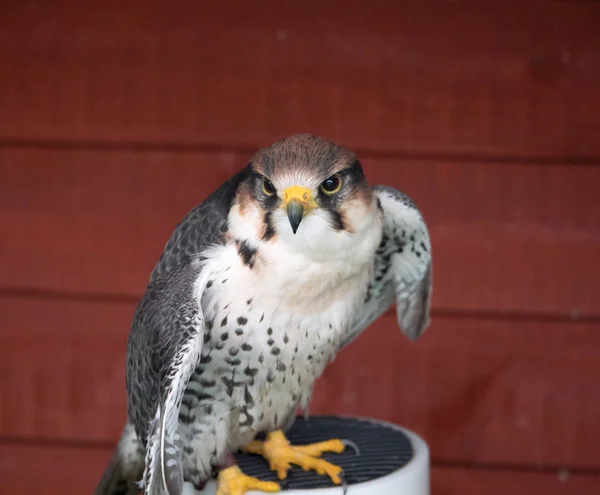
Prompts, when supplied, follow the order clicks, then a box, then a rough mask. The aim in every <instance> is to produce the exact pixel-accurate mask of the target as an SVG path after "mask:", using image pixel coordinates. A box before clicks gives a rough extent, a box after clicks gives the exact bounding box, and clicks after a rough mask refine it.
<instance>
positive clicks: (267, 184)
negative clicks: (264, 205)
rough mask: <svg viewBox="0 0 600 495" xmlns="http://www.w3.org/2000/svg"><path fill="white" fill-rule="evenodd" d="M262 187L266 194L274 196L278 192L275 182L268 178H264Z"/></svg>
mask: <svg viewBox="0 0 600 495" xmlns="http://www.w3.org/2000/svg"><path fill="white" fill-rule="evenodd" d="M262 188H263V192H264V193H265V195H266V196H273V195H274V194H275V193H276V192H277V191H276V190H275V186H274V185H273V183H272V182H271V181H270V180H269V179H266V178H263V181H262Z"/></svg>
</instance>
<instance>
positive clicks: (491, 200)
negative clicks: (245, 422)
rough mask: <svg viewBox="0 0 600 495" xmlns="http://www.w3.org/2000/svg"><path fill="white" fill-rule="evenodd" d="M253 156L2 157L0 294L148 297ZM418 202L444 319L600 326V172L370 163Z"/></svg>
mask: <svg viewBox="0 0 600 495" xmlns="http://www.w3.org/2000/svg"><path fill="white" fill-rule="evenodd" d="M247 160H248V155H246V154H234V153H216V152H215V153H168V152H141V151H108V150H104V151H85V150H71V151H68V150H64V149H55V150H49V149H31V148H10V147H8V148H0V177H2V180H0V239H2V241H0V249H1V252H2V259H3V263H1V264H0V288H4V289H14V288H17V289H25V290H29V289H32V290H33V289H35V290H44V291H63V292H74V293H85V294H98V293H100V294H116V295H122V296H128V297H135V298H137V297H139V296H140V295H141V293H142V291H143V289H144V287H145V284H146V281H147V280H148V276H149V274H150V271H151V270H152V267H153V266H154V263H155V262H156V260H157V259H158V257H159V254H160V252H161V251H162V249H163V247H164V244H165V242H166V240H167V239H168V237H169V235H170V233H171V231H172V229H173V228H174V227H175V225H176V224H177V222H178V221H179V220H180V218H181V217H182V216H183V215H184V214H185V213H186V212H187V211H188V210H189V209H190V208H192V207H193V206H194V205H195V204H197V203H198V202H200V201H202V200H203V199H204V197H205V196H206V195H207V194H209V193H210V192H211V191H212V190H214V189H215V188H216V187H218V185H219V184H220V183H221V182H222V181H224V180H225V179H226V178H227V177H229V176H230V175H232V174H233V173H234V172H235V171H236V170H237V169H238V167H241V166H243V164H245V163H246V161H247ZM363 161H364V165H365V170H366V173H367V176H368V177H369V179H370V180H371V182H372V183H384V184H389V185H392V186H395V187H398V188H401V189H403V190H404V191H405V192H407V193H408V194H409V195H411V196H412V197H413V199H414V200H415V201H416V202H417V204H419V206H420V208H421V209H422V211H423V212H424V215H425V218H426V220H427V222H428V225H429V227H430V230H431V237H432V242H433V252H434V256H435V272H434V277H435V279H434V284H435V289H434V294H433V304H434V308H435V309H436V310H443V311H484V312H508V313H541V314H546V315H557V314H558V315H563V316H564V315H567V314H568V315H572V316H573V317H574V318H576V317H579V316H600V264H598V263H592V262H590V261H591V260H593V259H595V258H596V257H597V253H599V252H600V196H599V195H598V194H597V184H600V167H593V166H583V165H581V166H575V165H569V166H563V165H534V164H514V165H508V164H505V163H498V162H482V163H448V162H437V161H412V160H392V159H381V158H378V159H377V158H373V157H368V156H367V157H365V158H364V160H363Z"/></svg>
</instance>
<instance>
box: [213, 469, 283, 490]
mask: <svg viewBox="0 0 600 495" xmlns="http://www.w3.org/2000/svg"><path fill="white" fill-rule="evenodd" d="M250 490H258V491H262V492H269V493H271V492H278V491H279V490H280V488H279V484H278V483H274V482H272V481H260V480H259V479H257V478H253V477H252V476H246V475H245V474H244V473H242V470H241V469H240V468H239V467H238V466H231V467H228V468H227V469H223V470H222V471H219V478H218V481H217V495H244V493H246V492H248V491H250Z"/></svg>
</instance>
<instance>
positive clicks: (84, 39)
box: [0, 0, 600, 159]
mask: <svg viewBox="0 0 600 495" xmlns="http://www.w3.org/2000/svg"><path fill="white" fill-rule="evenodd" d="M517 19H518V21H517ZM599 20H600V5H598V4H597V2H591V1H572V2H567V1H562V2H549V1H547V0H534V1H529V2H515V1H511V2H506V1H503V0H492V1H486V2H480V1H477V0H467V1H461V2H447V1H428V2H396V1H393V0H385V1H383V2H378V5H377V8H376V9H374V8H371V9H366V8H364V4H363V3H361V2H357V1H348V2H345V3H344V8H343V9H340V8H339V3H338V2H337V1H335V0H305V1H303V2H288V3H286V5H285V7H283V6H282V4H281V2H275V1H273V0H267V1H259V2H250V3H249V2H245V1H242V0H237V1H233V2H232V1H230V2H227V3H224V2H218V1H204V2H195V1H191V0H189V1H181V2H178V7H177V8H172V6H171V2H167V1H166V0H150V1H147V2H145V3H144V8H139V7H138V6H137V5H136V4H134V3H123V2H118V1H116V0H94V1H90V2H85V3H77V2H65V1H61V0H54V1H47V2H17V1H9V2H6V3H5V4H3V7H2V15H0V67H3V68H5V69H7V71H8V72H7V74H9V76H7V77H1V78H0V108H1V109H2V112H0V139H3V140H17V141H23V140H24V141H38V140H43V141H68V142H77V143H82V142H96V143H131V142H135V143H140V144H143V143H145V144H155V143H168V144H172V145H199V146H211V147H214V146H218V147H221V146H242V147H249V148H254V147H255V146H257V145H263V144H266V143H268V142H271V141H273V140H275V139H277V138H279V137H282V136H284V135H287V134H292V133H295V132H299V131H311V132H315V133H317V134H323V135H326V136H327V137H329V138H332V139H334V140H337V141H340V142H342V143H345V144H348V145H352V146H354V147H356V148H359V149H361V150H377V151H379V152H386V153H417V154H436V155H440V154H443V155H446V154H461V155H472V154H477V155H487V156H489V155H501V156H505V157H508V156H521V157H546V158H557V157H570V158H575V159H588V158H590V157H598V156H600V141H599V140H598V139H597V130H598V128H600V112H599V111H598V108H599V104H600V85H599V84H598V80H600V49H599V48H600V30H598V29H597V28H598V22H599ZM15 40H18V42H16V41H15Z"/></svg>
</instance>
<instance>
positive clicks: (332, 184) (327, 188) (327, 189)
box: [321, 174, 342, 194]
mask: <svg viewBox="0 0 600 495" xmlns="http://www.w3.org/2000/svg"><path fill="white" fill-rule="evenodd" d="M341 188H342V178H341V177H340V176H339V175H338V174H335V175H332V176H331V177H329V179H325V180H324V181H323V183H322V184H321V191H323V192H324V193H325V194H335V193H336V192H338V191H339V190H340V189H341Z"/></svg>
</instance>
